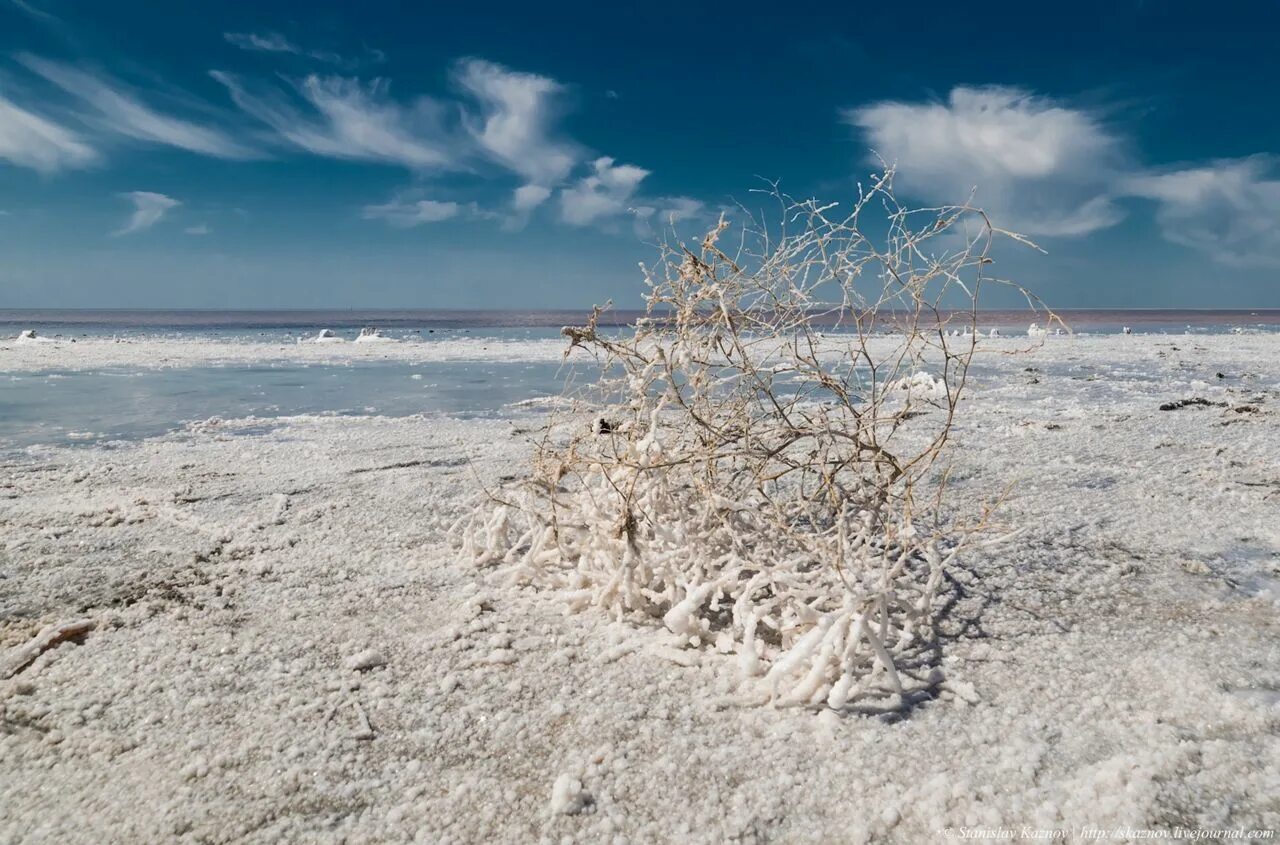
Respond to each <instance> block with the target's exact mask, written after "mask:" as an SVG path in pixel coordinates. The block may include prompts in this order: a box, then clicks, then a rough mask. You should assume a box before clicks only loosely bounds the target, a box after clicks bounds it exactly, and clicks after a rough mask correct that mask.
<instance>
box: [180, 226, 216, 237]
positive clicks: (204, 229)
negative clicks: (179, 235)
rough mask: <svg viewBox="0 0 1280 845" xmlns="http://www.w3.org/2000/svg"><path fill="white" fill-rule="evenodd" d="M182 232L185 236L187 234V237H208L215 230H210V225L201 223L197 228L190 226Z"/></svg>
mask: <svg viewBox="0 0 1280 845" xmlns="http://www.w3.org/2000/svg"><path fill="white" fill-rule="evenodd" d="M182 231H183V233H184V234H187V235H208V234H210V233H211V232H213V229H210V228H209V224H208V223H200V224H198V225H196V226H188V227H187V228H185V229H183V230H182Z"/></svg>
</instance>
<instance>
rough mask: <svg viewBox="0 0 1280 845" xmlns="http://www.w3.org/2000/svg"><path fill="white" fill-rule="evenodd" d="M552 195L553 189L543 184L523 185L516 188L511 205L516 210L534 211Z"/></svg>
mask: <svg viewBox="0 0 1280 845" xmlns="http://www.w3.org/2000/svg"><path fill="white" fill-rule="evenodd" d="M550 197H551V189H550V188H545V187H543V186H542V185H521V186H520V187H519V188H516V191H515V194H514V196H513V198H512V200H511V206H512V207H513V208H514V209H515V210H516V211H526V212H527V211H532V210H533V209H535V208H537V207H538V206H540V205H542V204H543V203H544V202H546V201H547V200H548V199H550Z"/></svg>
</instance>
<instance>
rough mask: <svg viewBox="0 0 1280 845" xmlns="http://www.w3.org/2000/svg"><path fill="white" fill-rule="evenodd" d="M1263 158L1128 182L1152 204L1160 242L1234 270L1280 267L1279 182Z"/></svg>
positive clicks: (1135, 193)
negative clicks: (1154, 207)
mask: <svg viewBox="0 0 1280 845" xmlns="http://www.w3.org/2000/svg"><path fill="white" fill-rule="evenodd" d="M1274 166H1275V160H1274V159H1272V158H1270V157H1267V156H1252V157H1250V158H1243V159H1229V160H1223V161H1215V162H1212V163H1210V164H1206V165H1201V166H1198V167H1188V168H1184V169H1180V170H1171V171H1166V172H1163V173H1147V174H1142V175H1139V176H1135V177H1132V178H1130V179H1128V180H1127V181H1126V182H1125V184H1124V189H1125V191H1126V192H1127V193H1129V194H1131V195H1133V196H1136V197H1143V198H1146V199H1150V200H1154V201H1155V202H1156V204H1157V206H1156V222H1157V223H1158V224H1159V226H1160V231H1161V233H1162V234H1163V235H1164V237H1165V238H1166V239H1167V240H1169V241H1172V242H1173V243H1176V244H1181V245H1183V246H1186V247H1190V248H1191V249H1194V250H1197V251H1199V252H1202V253H1204V254H1206V255H1208V256H1209V257H1210V258H1212V259H1213V260H1215V261H1217V262H1219V263H1221V264H1225V265H1228V266H1232V267H1280V179H1276V178H1269V173H1270V172H1271V171H1272V170H1273V169H1274Z"/></svg>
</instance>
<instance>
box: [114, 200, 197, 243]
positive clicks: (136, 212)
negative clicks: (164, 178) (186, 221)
mask: <svg viewBox="0 0 1280 845" xmlns="http://www.w3.org/2000/svg"><path fill="white" fill-rule="evenodd" d="M120 196H121V197H123V198H124V199H127V200H129V201H130V202H132V203H133V214H131V215H130V216H129V221H128V222H127V223H125V225H124V227H123V228H121V229H118V230H117V231H115V232H112V233H111V234H112V236H113V237H117V238H118V237H120V236H122V235H132V234H134V233H135V232H141V231H143V230H145V229H150V228H151V227H152V226H154V225H156V224H157V223H159V222H160V220H161V219H162V218H163V217H164V216H165V215H166V214H168V213H169V211H170V210H172V209H174V208H176V207H177V206H180V205H182V203H180V202H179V201H178V200H176V199H174V198H173V197H167V196H165V195H164V194H157V193H153V192H152V191H130V192H129V193H126V194H121V195H120Z"/></svg>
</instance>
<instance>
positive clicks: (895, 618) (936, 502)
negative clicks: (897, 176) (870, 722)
mask: <svg viewBox="0 0 1280 845" xmlns="http://www.w3.org/2000/svg"><path fill="white" fill-rule="evenodd" d="M892 180H893V171H892V169H886V171H885V172H884V173H883V174H880V175H879V176H877V177H876V178H875V179H874V181H873V182H872V183H871V184H870V185H869V187H867V188H865V189H864V188H862V187H861V186H860V187H859V193H858V198H857V201H856V203H855V204H854V206H853V207H852V209H850V210H847V211H844V212H842V213H837V212H839V207H838V206H836V205H819V204H818V203H816V202H814V201H803V202H795V201H791V200H788V199H786V198H784V197H781V196H779V195H777V194H776V193H775V196H777V197H778V199H779V201H780V202H781V203H782V208H783V211H784V218H783V219H784V227H783V228H782V230H781V231H779V232H777V233H772V232H770V231H769V230H768V228H767V227H765V226H763V225H761V224H759V223H758V222H756V221H752V222H751V223H750V224H749V225H747V226H744V227H742V229H741V232H742V234H741V235H740V236H739V242H738V244H737V246H736V247H735V248H734V249H732V250H731V251H726V249H725V247H723V246H722V244H723V243H724V242H725V240H726V236H727V235H728V233H729V232H730V229H731V227H730V225H729V224H728V223H727V222H725V220H724V219H723V218H722V219H721V221H720V223H719V225H718V226H716V227H715V229H714V230H713V231H712V232H711V233H710V234H708V235H707V236H706V238H705V239H704V240H703V241H702V242H701V243H700V244H698V245H696V246H694V247H689V246H686V245H683V244H679V245H676V246H672V247H666V248H664V250H663V254H662V261H661V263H660V264H659V266H658V268H657V269H656V270H653V271H651V270H647V269H646V277H647V281H648V286H649V293H648V309H647V315H648V316H647V317H646V318H644V319H642V320H640V321H639V322H638V323H637V324H636V325H635V327H634V330H633V331H630V332H614V333H612V334H611V333H609V332H606V331H605V330H603V329H599V328H598V327H597V320H598V317H599V315H600V310H599V309H597V310H596V312H594V314H593V316H592V319H591V320H590V322H589V323H588V324H587V325H585V326H581V327H572V328H566V329H565V330H564V333H565V335H566V336H567V337H568V338H569V341H570V350H569V351H574V350H579V352H578V353H577V354H579V355H580V354H581V352H580V350H586V351H588V352H590V353H591V354H593V355H594V356H595V357H596V358H597V359H598V361H599V363H600V365H601V377H600V380H599V382H598V383H595V384H593V385H591V386H590V387H589V388H588V389H587V390H585V391H581V392H579V393H577V394H575V400H576V405H575V407H576V412H574V413H569V414H566V415H564V416H562V417H561V418H559V419H556V420H553V421H552V423H551V424H550V425H549V426H548V428H547V429H546V434H545V436H544V437H543V438H542V440H541V441H540V442H539V443H538V444H537V446H536V450H535V460H534V463H533V467H532V471H531V473H530V475H529V476H528V477H527V478H524V479H522V480H520V481H518V482H515V483H512V484H509V485H507V486H506V487H504V488H503V489H501V490H495V491H491V492H490V493H489V494H488V495H487V496H486V498H485V503H484V505H483V506H482V507H481V508H480V509H478V510H477V512H476V513H475V514H473V515H472V516H470V517H468V518H467V519H465V520H464V521H463V522H462V523H460V524H459V526H458V527H457V536H458V538H459V542H460V545H461V549H462V552H463V554H464V555H465V556H466V557H468V558H470V559H471V560H474V562H475V563H476V564H478V565H481V566H501V567H504V568H505V572H506V574H507V577H508V579H509V582H511V583H517V584H528V585H534V586H538V587H544V588H553V589H556V590H559V591H562V592H563V593H564V595H565V597H566V598H567V600H568V602H569V604H570V606H571V607H572V608H574V609H586V608H598V609H599V610H600V611H603V612H605V613H608V614H610V615H612V616H613V617H616V618H617V619H619V620H634V621H638V622H645V621H646V620H652V621H653V622H656V620H661V623H662V625H663V626H665V628H666V629H668V630H669V631H670V632H671V635H672V636H674V637H678V638H679V644H681V645H684V646H687V647H696V648H706V649H713V650H716V651H719V652H724V653H734V654H736V655H737V659H738V661H739V665H740V668H741V676H742V678H743V682H744V690H745V691H747V692H750V691H752V690H754V691H755V692H756V693H759V694H760V696H761V697H768V698H769V699H770V700H772V701H774V702H776V703H779V704H795V705H805V706H824V705H825V706H829V707H831V708H835V709H847V708H852V707H855V706H863V705H865V704H867V703H869V702H870V703H875V706H880V707H888V708H890V709H894V708H900V707H902V706H905V705H906V704H908V703H910V702H912V701H914V700H917V699H919V698H920V697H921V696H927V695H928V694H929V691H930V689H931V688H932V687H934V686H935V685H936V684H937V682H938V680H939V675H938V673H937V669H936V667H934V668H930V667H928V666H925V665H923V664H921V662H920V661H918V660H916V659H914V657H913V655H918V654H919V652H920V650H921V649H923V648H926V647H928V645H929V643H931V642H932V641H933V638H934V622H935V617H936V606H937V601H938V597H939V592H940V590H941V589H942V587H943V584H944V575H945V573H946V571H947V568H948V566H949V565H950V564H951V563H952V562H953V560H954V559H955V557H956V555H957V554H959V553H960V552H961V550H962V549H964V548H966V547H967V546H969V545H970V544H972V543H973V542H975V540H976V538H977V537H978V534H979V531H980V529H981V528H982V527H983V525H982V523H983V519H982V516H981V509H977V511H976V514H977V515H975V516H974V517H972V518H970V519H969V520H968V521H966V522H964V523H963V524H960V523H958V522H957V521H955V520H952V521H951V522H950V523H949V524H944V521H943V519H942V513H943V497H944V494H945V492H946V473H945V471H942V468H941V466H940V464H939V457H940V456H941V455H942V454H943V452H944V449H945V447H946V444H947V442H948V438H949V436H950V434H951V432H952V430H953V423H954V419H955V415H956V411H957V408H958V405H959V402H960V398H961V394H962V391H963V388H964V385H965V379H966V376H967V374H968V370H969V365H970V362H971V360H972V358H973V355H974V350H975V346H976V343H977V331H976V328H977V327H976V318H977V312H976V303H977V298H978V295H979V292H980V290H981V288H982V287H983V286H984V285H989V284H992V283H999V284H1010V283H1009V282H1006V281H1002V280H997V279H993V278H989V277H988V275H987V269H988V265H989V264H990V263H991V262H990V259H989V258H988V253H989V251H990V249H991V245H992V241H993V239H994V238H995V237H997V236H1001V235H1007V236H1009V237H1012V238H1014V239H1016V240H1023V239H1022V238H1020V237H1019V236H1016V235H1012V234H1011V233H1008V232H1004V231H1002V230H999V229H996V228H994V227H993V226H992V225H991V223H990V222H989V221H988V220H987V218H986V216H985V215H984V214H983V213H982V212H981V211H979V210H977V209H974V208H971V207H970V206H968V205H959V206H948V207H942V208H931V209H923V210H908V209H906V208H903V207H902V206H900V205H899V204H898V203H897V201H896V200H895V199H894V196H893V192H892ZM868 232H870V233H878V234H867V233H868ZM730 252H732V254H730ZM957 303H959V305H960V307H959V308H957ZM569 351H567V352H566V355H568V354H569ZM651 624H652V623H651Z"/></svg>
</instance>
